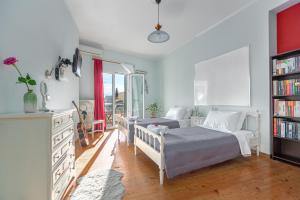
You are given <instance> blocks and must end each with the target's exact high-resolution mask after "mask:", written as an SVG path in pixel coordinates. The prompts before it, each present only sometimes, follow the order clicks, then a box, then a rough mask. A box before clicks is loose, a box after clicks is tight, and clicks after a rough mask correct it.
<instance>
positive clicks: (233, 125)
mask: <svg viewBox="0 0 300 200" xmlns="http://www.w3.org/2000/svg"><path fill="white" fill-rule="evenodd" d="M240 117H241V112H229V111H209V113H208V115H207V117H206V119H205V121H204V123H203V126H204V127H206V128H210V129H215V130H218V131H223V132H234V131H236V130H237V129H238V128H239V123H240Z"/></svg>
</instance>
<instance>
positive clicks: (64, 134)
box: [52, 125, 74, 149]
mask: <svg viewBox="0 0 300 200" xmlns="http://www.w3.org/2000/svg"><path fill="white" fill-rule="evenodd" d="M73 134H74V127H73V125H70V126H68V127H67V128H65V129H63V130H62V131H60V132H58V133H56V134H55V135H53V136H52V149H55V148H56V147H57V145H59V144H61V143H62V142H63V141H64V140H65V139H66V138H68V137H69V136H70V135H73Z"/></svg>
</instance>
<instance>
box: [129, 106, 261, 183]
mask: <svg viewBox="0 0 300 200" xmlns="http://www.w3.org/2000/svg"><path fill="white" fill-rule="evenodd" d="M251 118H254V119H255V123H256V125H255V129H254V130H251V131H253V134H254V136H253V137H251V138H250V146H251V148H254V149H255V150H256V155H257V156H259V146H260V114H259V112H258V111H256V112H247V115H246V119H245V122H244V128H243V130H249V129H248V124H249V120H251ZM134 129H135V134H134V154H135V155H137V148H139V149H140V150H141V151H142V152H144V153H145V154H146V155H147V156H148V157H149V158H150V159H152V160H153V161H154V162H155V163H156V164H157V165H158V168H159V177H160V179H159V180H160V184H161V185H163V182H164V171H165V159H164V144H165V139H164V135H163V133H161V135H158V134H157V133H153V132H152V131H150V130H148V129H146V128H144V127H142V126H139V125H134ZM150 138H153V140H152V141H155V139H157V140H158V141H159V150H160V151H157V150H156V149H157V148H158V147H156V146H155V145H156V144H155V142H153V146H151V143H150ZM146 139H147V140H146Z"/></svg>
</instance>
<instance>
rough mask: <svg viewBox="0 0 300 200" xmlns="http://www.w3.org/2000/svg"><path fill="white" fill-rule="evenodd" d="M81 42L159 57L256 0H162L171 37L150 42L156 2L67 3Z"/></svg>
mask: <svg viewBox="0 0 300 200" xmlns="http://www.w3.org/2000/svg"><path fill="white" fill-rule="evenodd" d="M65 1H66V4H67V6H68V7H69V10H70V12H71V14H72V16H73V18H74V20H75V22H76V24H77V26H78V29H79V33H80V39H81V40H84V41H89V42H92V43H95V44H100V45H102V46H103V48H104V49H110V50H116V51H120V52H126V53H130V54H136V55H142V56H146V57H149V58H154V59H155V58H158V57H162V56H165V55H168V54H170V53H171V52H173V51H174V50H176V49H177V48H179V47H181V46H183V45H185V44H186V43H187V42H189V41H191V40H192V39H193V38H195V37H196V36H197V35H199V34H201V33H203V32H204V31H205V30H207V29H209V28H210V27H212V26H214V25H216V24H217V23H219V22H221V21H222V20H224V18H226V17H229V16H231V15H233V14H234V13H236V12H238V11H239V10H241V9H242V8H244V7H246V6H248V5H250V3H251V2H253V1H255V0H162V3H161V6H160V11H161V13H160V16H161V17H160V22H161V24H162V26H163V27H162V30H164V31H167V32H168V33H169V34H170V36H171V38H170V40H169V41H168V42H166V43H162V44H152V43H150V42H148V40H147V36H148V34H149V33H151V32H152V31H153V30H154V25H155V24H156V22H157V6H156V4H155V3H154V0H65Z"/></svg>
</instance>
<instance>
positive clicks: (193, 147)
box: [134, 112, 260, 184]
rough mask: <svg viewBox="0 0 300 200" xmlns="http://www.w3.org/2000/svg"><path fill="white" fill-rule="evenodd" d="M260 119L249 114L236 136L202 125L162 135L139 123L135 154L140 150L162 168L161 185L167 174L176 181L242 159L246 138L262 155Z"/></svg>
mask: <svg viewBox="0 0 300 200" xmlns="http://www.w3.org/2000/svg"><path fill="white" fill-rule="evenodd" d="M259 118H260V117H259V113H258V112H247V113H246V117H245V120H244V121H243V129H242V130H238V131H236V132H235V133H234V134H233V133H228V132H223V131H219V130H214V129H210V128H207V127H200V126H199V127H189V128H177V129H169V130H168V131H167V132H166V133H163V132H161V133H160V134H158V133H155V132H153V131H151V130H149V129H147V128H145V127H142V126H139V125H138V124H136V125H134V128H135V135H134V147H135V148H134V149H135V155H136V154H137V149H140V150H141V151H142V152H144V153H145V154H146V155H147V156H148V157H149V158H150V159H152V160H153V161H154V162H155V163H156V164H157V165H158V167H159V176H160V184H163V180H164V173H166V175H167V178H173V177H175V176H177V175H180V174H184V173H187V172H190V171H194V170H197V169H200V168H203V167H207V166H211V165H213V164H217V163H221V162H224V161H227V160H231V159H234V158H237V157H240V156H241V155H242V154H243V153H244V152H245V146H243V142H244V143H245V140H246V139H247V144H249V148H255V149H256V153H257V155H259V138H260V131H259V130H260V124H259V121H260V120H259ZM253 119H254V121H255V127H254V129H252V130H249V127H248V123H249V121H251V122H252V121H253ZM241 136H242V137H241ZM246 146H247V145H246ZM248 154H249V153H248ZM243 155H244V154H243ZM250 155H251V150H250Z"/></svg>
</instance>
